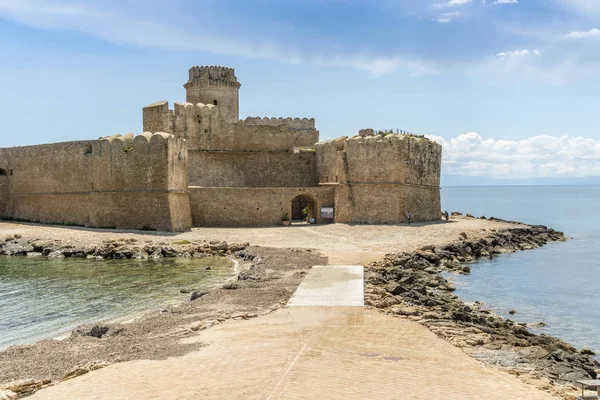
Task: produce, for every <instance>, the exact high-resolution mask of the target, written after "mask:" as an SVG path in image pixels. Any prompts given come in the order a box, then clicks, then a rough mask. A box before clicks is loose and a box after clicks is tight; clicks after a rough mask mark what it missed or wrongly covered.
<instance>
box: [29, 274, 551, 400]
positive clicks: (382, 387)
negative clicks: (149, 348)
mask: <svg viewBox="0 0 600 400" xmlns="http://www.w3.org/2000/svg"><path fill="white" fill-rule="evenodd" d="M358 280H360V285H359V284H358ZM333 293H336V295H335V296H333V295H332V294H333ZM357 303H360V304H361V305H362V267H357V266H342V267H335V266H329V267H316V268H313V269H312V271H310V272H309V274H308V275H307V277H306V280H305V282H304V283H303V284H302V285H301V286H300V287H299V288H298V291H297V293H296V294H295V295H294V297H293V298H292V299H291V300H290V306H289V307H285V308H283V309H280V310H277V311H275V312H273V313H272V314H269V315H267V316H263V317H259V318H255V319H252V320H247V321H228V322H225V323H224V324H222V325H218V326H216V327H213V328H211V329H208V330H206V331H203V332H201V333H200V334H199V335H198V336H195V337H193V338H189V339H187V340H186V341H188V342H202V343H206V344H207V347H205V348H204V349H202V350H201V351H198V352H195V353H191V354H188V355H186V356H184V357H180V358H173V359H168V360H164V361H133V362H128V363H122V364H116V365H112V366H110V367H107V368H104V369H101V370H98V371H94V372H92V373H89V374H87V375H83V376H81V377H78V378H75V379H73V380H70V381H67V382H64V383H61V384H59V385H57V386H55V387H51V388H48V389H44V390H41V391H40V392H38V393H36V394H35V395H33V396H32V397H31V398H32V399H35V400H42V399H45V400H54V399H60V400H63V399H98V400H100V399H102V400H103V399H106V400H108V399H111V400H115V399H173V400H175V399H177V400H186V399H190V400H191V399H263V400H265V399H266V400H271V399H273V400H274V399H316V398H318V399H350V400H354V399H356V400H359V399H360V400H363V399H403V400H409V399H423V400H425V399H427V400H430V399H444V400H450V399H456V400H466V399H478V398H493V399H511V400H512V399H527V400H544V399H546V400H548V399H551V398H552V397H551V396H550V395H547V394H545V393H543V392H539V391H537V390H536V389H535V388H533V387H531V386H528V385H526V384H524V383H522V382H521V381H519V380H518V379H517V378H515V377H513V376H511V375H508V374H505V373H501V372H498V371H496V370H494V369H491V368H488V367H486V366H484V365H483V364H481V363H479V362H478V361H476V360H474V359H472V358H470V357H469V356H467V355H466V354H464V353H463V352H462V351H460V350H459V349H458V348H455V347H453V346H452V345H450V344H449V343H447V342H445V341H443V340H441V339H439V338H437V337H436V336H435V335H434V334H433V333H431V332H430V331H429V330H427V329H426V328H424V327H422V326H421V325H419V324H417V323H414V322H411V321H408V320H405V319H399V318H393V317H390V316H386V315H383V314H381V313H380V312H378V311H376V310H365V309H364V307H362V306H361V305H359V306H353V304H357ZM329 304H336V305H343V307H339V306H335V307H330V306H325V305H329ZM308 305H311V306H308ZM316 305H320V306H316Z"/></svg>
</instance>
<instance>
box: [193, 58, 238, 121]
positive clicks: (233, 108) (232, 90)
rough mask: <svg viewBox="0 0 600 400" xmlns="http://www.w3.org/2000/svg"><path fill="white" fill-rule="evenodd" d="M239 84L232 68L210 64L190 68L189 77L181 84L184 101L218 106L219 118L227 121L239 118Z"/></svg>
mask: <svg viewBox="0 0 600 400" xmlns="http://www.w3.org/2000/svg"><path fill="white" fill-rule="evenodd" d="M240 86H241V84H240V83H239V82H238V81H237V77H236V76H235V70H234V69H233V68H227V67H212V66H203V67H192V68H190V78H189V80H188V81H187V83H186V84H185V85H183V87H184V88H185V90H186V102H188V103H192V104H197V103H203V104H212V105H215V106H218V107H219V110H220V115H221V118H222V119H224V120H225V121H227V122H237V121H238V120H239V119H240V108H239V89H240Z"/></svg>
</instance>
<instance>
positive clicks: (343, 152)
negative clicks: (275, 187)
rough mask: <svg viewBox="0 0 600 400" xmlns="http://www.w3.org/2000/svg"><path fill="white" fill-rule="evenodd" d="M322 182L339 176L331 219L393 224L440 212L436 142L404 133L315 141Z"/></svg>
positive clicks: (433, 216)
mask: <svg viewBox="0 0 600 400" xmlns="http://www.w3.org/2000/svg"><path fill="white" fill-rule="evenodd" d="M315 147H316V152H317V170H318V176H319V180H320V182H321V183H327V182H338V183H339V185H338V186H337V190H336V198H335V204H336V210H335V220H336V222H345V223H370V224H396V223H404V222H406V221H407V215H408V212H410V213H411V214H412V218H413V221H431V220H438V219H439V218H440V209H441V205H440V188H439V183H440V180H439V179H440V168H441V158H442V153H441V146H440V145H439V144H437V143H435V142H432V141H430V140H427V139H424V138H418V137H413V136H409V135H395V134H391V135H387V136H380V135H372V134H371V135H367V134H365V135H363V136H356V137H354V138H351V139H347V138H345V137H344V138H339V139H335V140H329V141H325V142H320V143H317V145H316V146H315Z"/></svg>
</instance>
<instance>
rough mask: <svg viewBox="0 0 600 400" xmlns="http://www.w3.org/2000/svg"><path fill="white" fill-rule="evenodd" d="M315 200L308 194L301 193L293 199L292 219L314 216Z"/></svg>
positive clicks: (297, 219) (299, 219) (302, 219)
mask: <svg viewBox="0 0 600 400" xmlns="http://www.w3.org/2000/svg"><path fill="white" fill-rule="evenodd" d="M314 210H315V202H314V200H313V199H311V198H310V197H308V196H304V195H300V196H296V197H294V200H292V221H306V220H308V219H310V218H314Z"/></svg>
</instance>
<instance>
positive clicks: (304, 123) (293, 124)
mask: <svg viewBox="0 0 600 400" xmlns="http://www.w3.org/2000/svg"><path fill="white" fill-rule="evenodd" d="M239 123H241V124H244V125H264V126H287V127H290V128H292V129H315V119H314V118H289V117H288V118H282V117H279V118H268V117H264V118H261V117H248V118H246V119H244V120H240V122H239Z"/></svg>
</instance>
